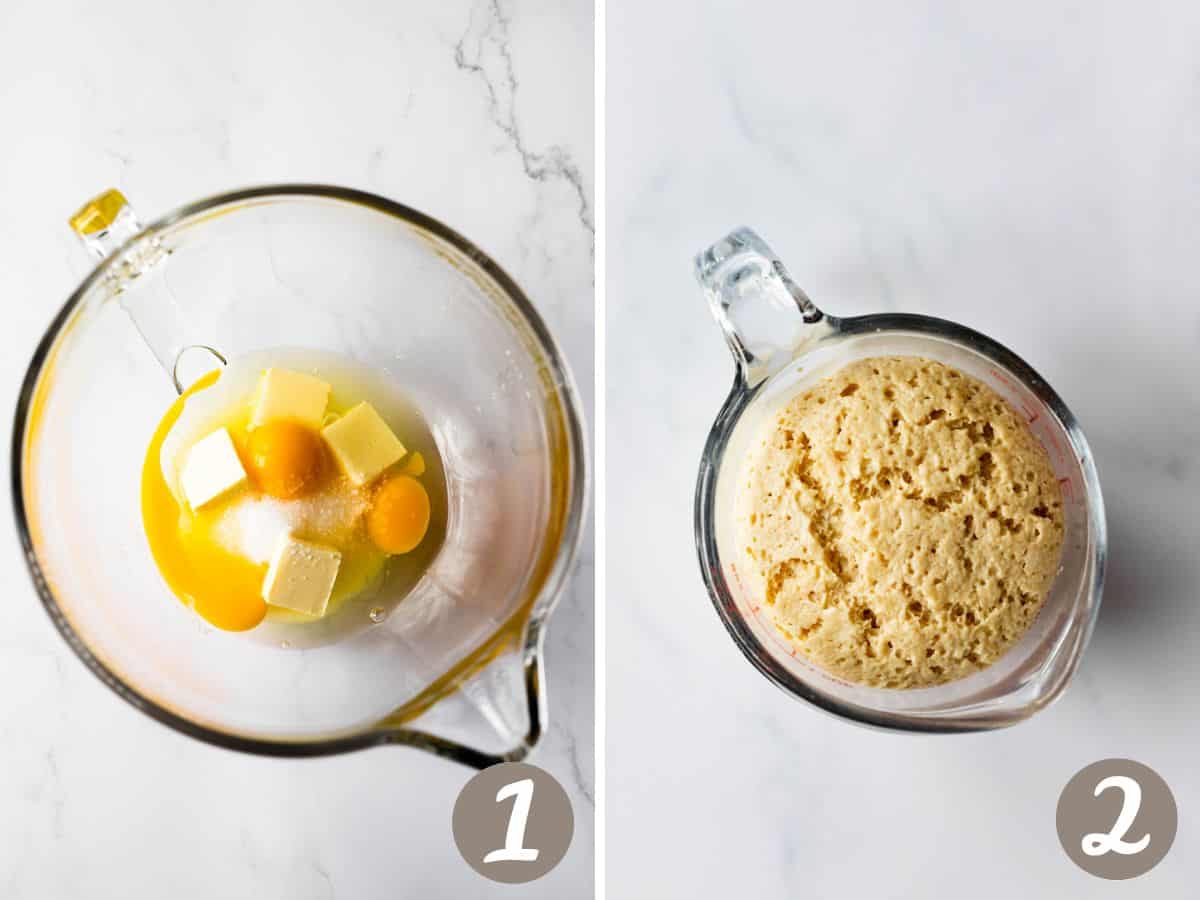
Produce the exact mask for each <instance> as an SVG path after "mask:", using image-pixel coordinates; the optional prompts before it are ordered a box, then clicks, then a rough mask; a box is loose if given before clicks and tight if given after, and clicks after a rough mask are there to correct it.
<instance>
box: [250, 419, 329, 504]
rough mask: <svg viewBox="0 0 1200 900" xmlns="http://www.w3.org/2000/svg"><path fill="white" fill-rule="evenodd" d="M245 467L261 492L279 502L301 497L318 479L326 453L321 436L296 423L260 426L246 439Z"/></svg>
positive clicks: (286, 422) (269, 423)
mask: <svg viewBox="0 0 1200 900" xmlns="http://www.w3.org/2000/svg"><path fill="white" fill-rule="evenodd" d="M245 462H246V468H247V469H248V471H249V473H250V477H251V478H253V479H254V481H255V483H256V484H257V485H258V487H259V489H261V490H262V491H263V492H264V493H267V494H270V495H271V496H272V497H277V498H279V499H280V500H291V499H294V498H296V497H300V496H302V495H304V494H306V493H308V492H309V491H310V490H312V489H313V488H314V487H316V485H317V483H318V482H319V481H320V480H321V473H322V471H323V470H324V468H325V451H324V447H322V445H321V436H320V435H319V434H317V433H316V432H315V431H313V430H312V429H311V428H307V427H305V426H304V425H301V424H300V423H299V422H289V421H286V420H277V421H274V422H268V423H266V424H265V425H260V426H259V427H258V428H255V429H254V430H253V431H251V432H250V437H249V438H248V439H247V440H246V459H245Z"/></svg>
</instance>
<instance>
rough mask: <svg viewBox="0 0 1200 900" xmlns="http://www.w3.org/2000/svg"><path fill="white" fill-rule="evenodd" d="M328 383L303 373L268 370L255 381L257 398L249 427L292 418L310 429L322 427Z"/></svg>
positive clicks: (327, 397)
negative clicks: (256, 382)
mask: <svg viewBox="0 0 1200 900" xmlns="http://www.w3.org/2000/svg"><path fill="white" fill-rule="evenodd" d="M329 390H330V388H329V383H328V382H325V381H322V380H321V379H320V378H314V377H313V376H312V375H305V374H304V373H303V372H291V371H289V370H287V369H267V371H265V372H263V374H262V377H261V378H260V379H259V382H258V399H257V400H256V401H255V404H254V415H253V416H252V417H251V420H250V427H251V428H257V427H258V426H259V425H264V424H266V423H267V422H270V421H271V420H272V419H292V420H293V421H296V422H303V423H304V424H305V425H309V426H311V427H313V428H320V427H321V420H322V419H323V418H324V417H325V405H326V404H327V403H328V402H329Z"/></svg>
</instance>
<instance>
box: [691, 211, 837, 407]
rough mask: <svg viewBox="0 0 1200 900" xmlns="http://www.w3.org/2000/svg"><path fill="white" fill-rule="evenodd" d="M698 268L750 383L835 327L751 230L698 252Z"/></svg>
mask: <svg viewBox="0 0 1200 900" xmlns="http://www.w3.org/2000/svg"><path fill="white" fill-rule="evenodd" d="M695 272H696V278H697V280H698V281H699V282H700V284H701V286H702V287H703V288H704V292H705V294H706V295H707V296H708V302H709V305H710V307H711V309H712V314H713V318H715V319H716V320H717V324H718V325H720V326H721V330H722V331H724V332H725V341H726V343H728V344H729V350H730V352H731V353H732V354H733V358H734V361H735V362H736V363H737V367H738V376H739V378H740V379H741V380H742V382H743V383H744V384H745V385H746V386H747V387H751V388H752V387H755V386H757V385H759V384H761V383H762V382H763V381H765V380H766V379H767V378H769V377H770V376H771V375H774V374H775V373H776V372H778V371H779V370H780V369H782V368H783V367H784V366H786V365H787V364H788V363H789V362H791V361H792V360H793V359H795V358H796V357H797V356H798V355H800V353H802V352H804V351H805V350H806V349H807V348H808V347H809V346H810V345H811V344H812V343H814V342H815V341H817V340H818V339H820V338H821V337H824V336H825V335H827V334H830V333H831V332H832V331H833V330H834V329H835V326H836V320H835V319H833V318H832V317H830V316H827V315H825V314H824V313H823V312H821V310H819V309H817V306H816V304H814V303H813V302H812V300H810V299H809V298H808V295H807V294H805V293H804V291H802V290H801V289H800V288H799V286H798V285H797V284H796V283H795V282H794V281H792V279H791V277H790V276H789V275H788V273H787V269H786V268H784V265H783V262H782V261H781V260H780V259H779V257H777V256H776V255H775V254H774V253H773V252H772V250H771V248H770V247H768V246H767V244H766V242H765V241H763V239H762V238H760V237H759V236H758V235H757V234H755V233H754V232H753V231H751V230H750V229H749V228H738V229H737V230H735V231H732V232H730V233H729V234H728V235H726V236H725V237H724V238H722V239H721V240H719V241H717V242H716V243H715V244H713V245H712V246H711V247H709V248H708V249H707V250H705V251H703V252H702V253H699V254H697V256H696V263H695Z"/></svg>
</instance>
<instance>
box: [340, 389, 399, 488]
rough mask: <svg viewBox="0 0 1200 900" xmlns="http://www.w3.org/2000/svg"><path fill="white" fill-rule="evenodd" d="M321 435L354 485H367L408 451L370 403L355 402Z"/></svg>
mask: <svg viewBox="0 0 1200 900" xmlns="http://www.w3.org/2000/svg"><path fill="white" fill-rule="evenodd" d="M321 434H322V435H323V436H324V438H325V442H326V443H327V444H329V449H331V450H332V451H333V455H334V456H335V457H336V458H337V461H338V465H340V466H341V467H342V471H343V472H345V473H346V476H347V477H348V478H349V479H350V480H351V481H353V482H354V483H355V484H356V485H362V484H366V483H367V482H368V481H370V480H371V479H372V478H374V477H375V476H376V475H378V474H379V473H380V472H382V471H383V470H384V469H386V468H387V467H388V466H390V465H391V464H392V463H394V462H396V460H398V459H400V457H402V456H404V454H405V453H407V452H408V451H407V450H405V449H404V445H403V444H402V443H400V441H399V439H398V438H397V437H396V436H395V435H394V434H392V429H390V428H388V426H387V422H385V421H383V418H382V417H381V416H380V415H379V413H377V412H376V411H375V407H373V406H372V405H371V404H370V403H360V404H358V406H356V407H354V408H353V409H352V410H350V411H349V412H348V413H346V414H345V415H344V416H342V417H341V418H340V419H338V420H337V421H336V422H333V423H331V424H330V425H327V426H326V427H325V428H324V429H323V430H322V431H321Z"/></svg>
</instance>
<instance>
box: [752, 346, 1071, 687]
mask: <svg viewBox="0 0 1200 900" xmlns="http://www.w3.org/2000/svg"><path fill="white" fill-rule="evenodd" d="M736 528H737V534H738V542H739V545H740V546H741V548H742V550H741V553H742V556H741V559H740V560H738V561H737V563H736V566H737V570H738V572H739V573H741V574H742V575H743V576H745V577H746V580H747V581H748V582H749V584H750V586H751V588H752V590H754V591H755V592H756V594H757V595H758V596H760V597H761V598H762V600H763V602H764V603H765V605H766V609H767V611H768V612H769V614H770V616H771V617H772V619H773V620H774V624H775V626H776V628H777V629H778V630H779V632H780V633H781V634H782V635H783V636H784V638H786V640H788V641H789V642H791V643H792V644H793V645H794V646H795V647H796V648H797V649H798V650H799V651H801V652H802V653H803V654H804V655H805V656H806V657H808V658H809V659H811V660H812V661H813V662H814V663H816V664H817V665H819V666H821V667H822V668H825V669H826V670H828V671H830V672H831V673H833V674H835V675H837V676H839V677H841V678H844V679H846V680H848V681H854V682H859V683H863V684H866V685H870V686H874V687H889V688H919V687H928V686H932V685H935V684H940V683H943V682H947V681H951V680H953V679H956V678H961V677H963V676H965V675H969V674H970V673H972V672H974V671H976V670H978V669H981V668H983V667H985V666H987V665H990V664H992V663H994V662H995V661H996V660H998V659H999V658H1000V657H1001V656H1002V655H1003V654H1004V653H1005V652H1006V651H1007V650H1008V649H1009V648H1010V647H1011V646H1012V645H1013V644H1014V643H1016V641H1018V640H1019V639H1020V637H1021V636H1022V635H1023V634H1024V633H1025V632H1026V630H1027V629H1028V628H1029V626H1030V625H1031V624H1032V622H1033V621H1034V619H1035V618H1036V617H1037V614H1038V612H1039V610H1040V608H1041V606H1042V603H1043V602H1044V600H1045V598H1046V594H1047V592H1048V591H1049V589H1050V586H1051V584H1052V582H1053V580H1054V577H1055V575H1056V573H1057V570H1058V566H1059V558H1060V555H1061V551H1062V542H1063V516H1062V497H1061V493H1060V490H1059V486H1058V482H1057V480H1056V479H1055V476H1054V472H1053V470H1052V468H1051V466H1050V461H1049V459H1048V458H1047V455H1046V452H1045V449H1044V448H1043V447H1042V446H1041V444H1040V443H1038V441H1037V439H1036V438H1035V437H1034V436H1033V434H1032V433H1031V432H1030V431H1029V428H1028V426H1027V425H1026V424H1025V422H1024V420H1022V419H1021V418H1020V417H1018V416H1017V414H1016V413H1015V412H1014V411H1013V409H1012V408H1011V407H1010V406H1009V405H1008V404H1007V403H1006V402H1005V401H1004V399H1003V398H1002V397H1000V395H999V394H997V393H996V392H995V391H993V390H992V389H991V388H989V387H988V386H986V385H985V384H983V383H982V382H979V381H977V380H975V379H973V378H970V377H968V376H966V375H963V374H962V373H961V372H958V371H956V370H954V369H951V368H949V367H947V366H944V365H942V364H940V363H937V362H933V361H930V360H926V359H918V358H911V357H904V358H877V359H866V360H861V361H858V362H855V363H853V364H851V365H849V366H847V367H845V368H844V369H841V370H840V371H838V372H837V373H835V374H834V375H833V376H831V377H830V378H827V379H825V380H824V381H822V382H820V383H819V384H818V385H817V386H816V387H814V388H812V389H811V390H809V391H806V392H805V393H803V394H800V395H798V396H796V397H795V398H793V399H792V400H791V401H790V402H789V404H788V405H787V407H786V408H785V409H783V411H782V412H780V413H779V414H778V415H777V416H775V417H774V418H773V419H772V420H771V421H770V423H769V424H768V425H767V427H765V428H764V433H763V436H762V439H761V441H760V442H759V444H758V445H757V446H756V448H755V449H754V450H753V451H752V452H751V454H750V455H749V457H748V458H747V460H746V462H745V463H744V465H743V468H742V471H741V473H740V474H739V484H738V500H737V522H736Z"/></svg>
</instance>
